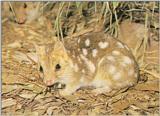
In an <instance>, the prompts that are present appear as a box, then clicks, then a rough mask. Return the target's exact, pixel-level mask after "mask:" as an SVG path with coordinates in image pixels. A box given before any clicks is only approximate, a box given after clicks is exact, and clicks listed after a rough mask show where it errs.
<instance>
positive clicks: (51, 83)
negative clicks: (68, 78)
mask: <svg viewBox="0 0 160 116" xmlns="http://www.w3.org/2000/svg"><path fill="white" fill-rule="evenodd" d="M44 83H45V84H46V85H47V86H51V85H53V84H54V80H53V79H52V80H46V81H44Z"/></svg>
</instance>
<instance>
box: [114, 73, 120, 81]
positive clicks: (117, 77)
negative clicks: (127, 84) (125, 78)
mask: <svg viewBox="0 0 160 116" xmlns="http://www.w3.org/2000/svg"><path fill="white" fill-rule="evenodd" d="M113 78H114V79H115V80H118V79H120V78H121V73H120V72H117V73H116V74H114V75H113Z"/></svg>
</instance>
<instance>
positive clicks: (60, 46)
mask: <svg viewBox="0 0 160 116" xmlns="http://www.w3.org/2000/svg"><path fill="white" fill-rule="evenodd" d="M54 53H58V54H59V55H61V56H62V57H64V58H68V55H67V51H66V49H65V47H64V45H63V43H62V42H61V41H57V42H56V43H55V45H54Z"/></svg>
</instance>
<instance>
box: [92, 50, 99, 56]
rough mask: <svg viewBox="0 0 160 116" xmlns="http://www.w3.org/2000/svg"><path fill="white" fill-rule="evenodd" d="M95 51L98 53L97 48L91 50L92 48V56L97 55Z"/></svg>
mask: <svg viewBox="0 0 160 116" xmlns="http://www.w3.org/2000/svg"><path fill="white" fill-rule="evenodd" d="M97 53H98V50H97V49H93V50H92V56H93V57H96V56H97Z"/></svg>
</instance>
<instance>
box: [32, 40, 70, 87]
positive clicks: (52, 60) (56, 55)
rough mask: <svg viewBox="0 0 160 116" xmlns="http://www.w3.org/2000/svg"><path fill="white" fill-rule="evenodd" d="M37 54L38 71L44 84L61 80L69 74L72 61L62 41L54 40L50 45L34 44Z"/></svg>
mask: <svg viewBox="0 0 160 116" xmlns="http://www.w3.org/2000/svg"><path fill="white" fill-rule="evenodd" d="M35 48H36V53H37V55H38V62H39V71H40V73H41V77H42V79H43V82H44V83H45V84H46V86H52V85H53V84H54V83H56V82H62V83H65V82H64V81H65V80H66V78H67V76H69V74H70V73H69V71H70V70H69V69H70V68H71V67H72V65H71V64H72V61H71V60H70V58H69V57H68V54H67V52H66V50H65V48H64V45H63V43H62V42H60V41H58V42H56V43H55V44H54V45H53V46H52V47H48V46H44V45H43V46H38V45H35Z"/></svg>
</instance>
